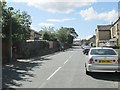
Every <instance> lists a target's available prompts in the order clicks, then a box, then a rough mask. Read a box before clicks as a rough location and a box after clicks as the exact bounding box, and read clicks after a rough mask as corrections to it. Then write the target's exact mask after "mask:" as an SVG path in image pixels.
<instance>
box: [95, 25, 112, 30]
mask: <svg viewBox="0 0 120 90" xmlns="http://www.w3.org/2000/svg"><path fill="white" fill-rule="evenodd" d="M111 27H112V25H97V28H98V30H110V29H111Z"/></svg>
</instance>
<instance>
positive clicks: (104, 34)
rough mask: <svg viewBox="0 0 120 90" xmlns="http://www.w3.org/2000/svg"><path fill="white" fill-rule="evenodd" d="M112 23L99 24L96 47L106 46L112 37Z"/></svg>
mask: <svg viewBox="0 0 120 90" xmlns="http://www.w3.org/2000/svg"><path fill="white" fill-rule="evenodd" d="M111 26H112V25H97V29H96V47H99V46H106V44H107V43H108V42H109V39H110V38H111V31H110V30H111Z"/></svg>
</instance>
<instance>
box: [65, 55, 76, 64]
mask: <svg viewBox="0 0 120 90" xmlns="http://www.w3.org/2000/svg"><path fill="white" fill-rule="evenodd" d="M73 55H74V54H73ZM73 55H72V56H73ZM72 56H70V57H69V58H68V59H67V60H66V61H65V62H64V64H66V63H67V62H68V61H69V60H70V58H71V57H72Z"/></svg>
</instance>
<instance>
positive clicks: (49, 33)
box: [39, 27, 57, 41]
mask: <svg viewBox="0 0 120 90" xmlns="http://www.w3.org/2000/svg"><path fill="white" fill-rule="evenodd" d="M41 29H42V30H40V31H39V33H41V34H42V35H43V39H46V38H47V40H51V41H55V40H56V39H57V37H56V31H55V30H54V27H41Z"/></svg>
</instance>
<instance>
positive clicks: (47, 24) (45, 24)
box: [39, 22, 54, 27]
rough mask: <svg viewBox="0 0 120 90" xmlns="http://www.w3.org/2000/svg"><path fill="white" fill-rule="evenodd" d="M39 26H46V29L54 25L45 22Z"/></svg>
mask: <svg viewBox="0 0 120 90" xmlns="http://www.w3.org/2000/svg"><path fill="white" fill-rule="evenodd" d="M39 25H40V26H46V27H48V26H54V24H53V23H44V22H42V23H40V24H39Z"/></svg>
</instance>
